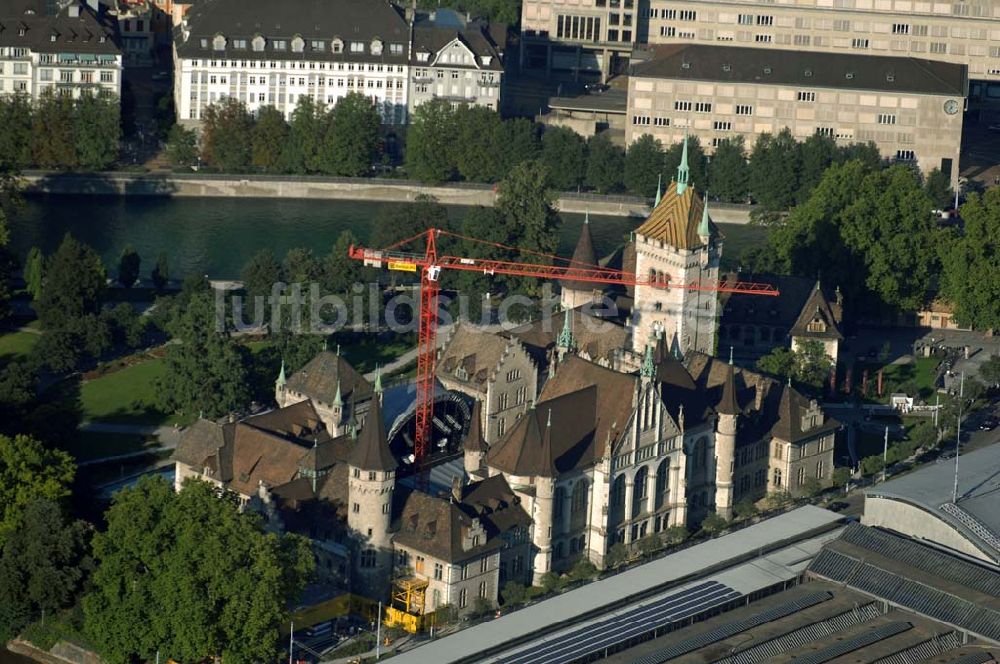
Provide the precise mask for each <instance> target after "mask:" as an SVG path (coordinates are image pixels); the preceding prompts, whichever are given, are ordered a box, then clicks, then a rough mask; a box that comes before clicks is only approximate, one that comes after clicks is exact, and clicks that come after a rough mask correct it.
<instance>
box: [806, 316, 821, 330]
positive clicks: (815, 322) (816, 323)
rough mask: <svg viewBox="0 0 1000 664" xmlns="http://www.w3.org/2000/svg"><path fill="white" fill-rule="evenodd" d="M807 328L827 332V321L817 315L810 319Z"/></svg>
mask: <svg viewBox="0 0 1000 664" xmlns="http://www.w3.org/2000/svg"><path fill="white" fill-rule="evenodd" d="M806 329H807V330H808V331H810V332H826V321H825V320H823V319H822V318H820V317H819V316H817V317H816V318H813V319H812V320H811V321H809V324H808V325H806Z"/></svg>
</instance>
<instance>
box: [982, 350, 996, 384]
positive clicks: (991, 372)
mask: <svg viewBox="0 0 1000 664" xmlns="http://www.w3.org/2000/svg"><path fill="white" fill-rule="evenodd" d="M979 376H980V378H982V379H983V380H984V381H986V382H987V383H988V384H989V385H990V386H991V387H997V386H998V385H1000V355H991V356H990V358H989V359H988V360H986V361H985V362H983V363H982V364H981V365H980V366H979Z"/></svg>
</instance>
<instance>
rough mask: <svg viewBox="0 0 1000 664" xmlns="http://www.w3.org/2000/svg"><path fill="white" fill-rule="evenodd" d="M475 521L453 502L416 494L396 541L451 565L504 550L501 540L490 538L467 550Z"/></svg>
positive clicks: (406, 507) (405, 507) (408, 504)
mask: <svg viewBox="0 0 1000 664" xmlns="http://www.w3.org/2000/svg"><path fill="white" fill-rule="evenodd" d="M473 518H474V517H470V516H469V515H468V514H466V513H465V512H463V511H462V509H461V508H460V507H459V506H458V505H457V504H455V503H454V502H452V501H451V500H450V499H447V498H438V497H437V496H431V495H429V494H426V493H423V492H421V491H413V492H411V493H410V494H409V495H408V496H407V497H406V502H405V503H404V505H403V511H402V514H401V515H400V518H399V525H398V529H397V530H396V534H395V535H394V536H393V540H394V541H395V542H398V543H399V544H402V545H403V546H409V547H412V548H414V549H416V550H418V551H422V552H425V553H427V554H428V555H430V556H433V557H434V558H439V559H441V560H445V561H447V562H450V563H454V562H461V561H462V560H467V559H469V558H475V557H478V556H480V555H482V554H483V553H486V552H487V551H494V550H496V549H497V548H499V547H500V546H502V541H501V540H500V539H499V538H496V537H489V536H487V537H484V538H482V541H480V542H479V544H478V546H470V547H469V548H468V549H466V548H465V547H463V541H464V540H465V536H466V535H467V533H468V532H469V530H470V529H471V528H472V525H473V522H472V520H473ZM487 535H488V533H487Z"/></svg>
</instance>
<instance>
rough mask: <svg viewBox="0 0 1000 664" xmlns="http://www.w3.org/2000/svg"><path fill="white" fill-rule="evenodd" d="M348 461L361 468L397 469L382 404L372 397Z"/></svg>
mask: <svg viewBox="0 0 1000 664" xmlns="http://www.w3.org/2000/svg"><path fill="white" fill-rule="evenodd" d="M347 463H349V464H350V465H351V466H353V467H354V468H360V469H361V470H384V471H389V470H395V469H396V466H397V465H398V464H397V463H396V457H394V456H393V455H392V452H390V451H389V440H388V437H387V436H386V433H385V421H384V420H383V419H382V404H381V403H379V400H378V399H372V400H371V401H370V402H369V405H368V415H367V416H366V417H365V425H364V426H363V427H362V428H361V434H360V435H358V439H357V442H356V443H355V444H354V446H353V447H352V448H351V452H350V455H349V456H348V457H347Z"/></svg>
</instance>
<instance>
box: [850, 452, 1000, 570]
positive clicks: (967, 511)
mask: <svg viewBox="0 0 1000 664" xmlns="http://www.w3.org/2000/svg"><path fill="white" fill-rule="evenodd" d="M958 463H959V466H958V467H959V472H960V474H959V483H958V500H957V501H954V500H952V498H953V495H952V489H953V486H954V472H955V466H954V463H953V462H948V463H934V464H930V465H928V466H927V467H925V468H922V469H920V470H918V471H916V472H913V473H909V474H907V475H904V476H903V477H900V478H899V479H895V480H892V481H890V482H886V483H885V484H878V485H875V486H873V487H872V488H870V489H868V490H867V491H866V492H865V513H864V516H863V517H862V523H864V524H866V525H870V526H880V527H883V528H888V529H891V530H895V531H896V532H900V533H903V534H905V535H909V536H910V537H913V538H915V539H918V540H927V541H930V542H933V543H935V544H938V545H940V546H945V547H948V548H949V549H954V550H955V551H959V552H961V553H964V554H966V555H969V556H972V557H973V558H978V559H980V560H984V561H987V562H989V563H992V564H994V565H1000V445H991V446H989V447H985V448H983V449H980V450H976V451H975V452H970V453H969V454H963V455H961V456H960V458H959V461H958Z"/></svg>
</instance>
